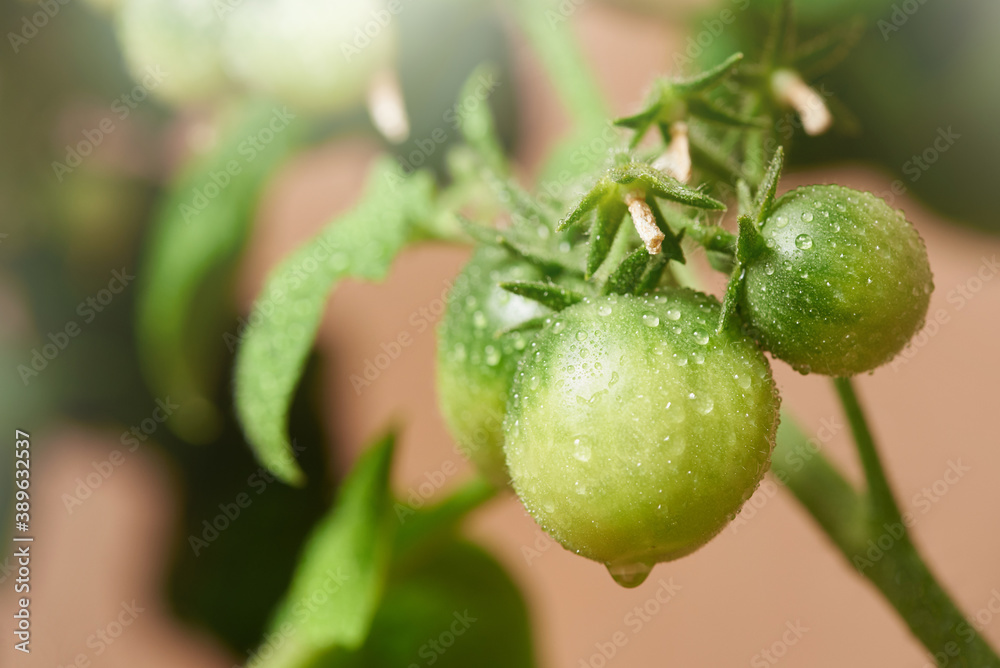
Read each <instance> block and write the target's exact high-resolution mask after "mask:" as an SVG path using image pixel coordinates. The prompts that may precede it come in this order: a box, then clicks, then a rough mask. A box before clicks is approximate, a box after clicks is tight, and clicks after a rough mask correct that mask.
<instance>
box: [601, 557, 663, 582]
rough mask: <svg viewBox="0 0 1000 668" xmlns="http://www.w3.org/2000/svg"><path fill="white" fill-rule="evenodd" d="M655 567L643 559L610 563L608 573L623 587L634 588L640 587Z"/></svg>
mask: <svg viewBox="0 0 1000 668" xmlns="http://www.w3.org/2000/svg"><path fill="white" fill-rule="evenodd" d="M652 570H653V567H652V566H650V565H649V564H644V563H642V562H641V561H639V562H635V563H620V564H608V573H610V574H611V577H612V578H613V579H614V581H615V582H617V583H618V584H619V585H621V586H622V587H625V588H626V589H632V588H633V587H638V586H639V585H641V584H642V583H643V582H645V581H646V578H647V577H649V573H650V571H652Z"/></svg>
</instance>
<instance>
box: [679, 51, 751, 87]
mask: <svg viewBox="0 0 1000 668" xmlns="http://www.w3.org/2000/svg"><path fill="white" fill-rule="evenodd" d="M742 60H743V54H742V53H734V54H733V55H731V56H729V57H728V58H726V59H725V60H724V61H722V62H721V63H719V64H718V65H716V66H715V67H713V68H711V69H709V70H706V71H705V72H702V73H701V74H698V75H696V76H694V77H692V78H690V79H682V80H680V81H672V82H671V85H672V86H673V87H674V88H676V89H677V90H678V91H679V92H681V93H693V92H697V91H703V90H706V89H708V88H710V87H711V86H713V85H715V84H716V83H718V82H719V81H721V80H722V79H724V78H725V77H726V76H728V75H730V74H732V72H733V70H735V69H736V67H737V66H738V65H739V64H740V61H742Z"/></svg>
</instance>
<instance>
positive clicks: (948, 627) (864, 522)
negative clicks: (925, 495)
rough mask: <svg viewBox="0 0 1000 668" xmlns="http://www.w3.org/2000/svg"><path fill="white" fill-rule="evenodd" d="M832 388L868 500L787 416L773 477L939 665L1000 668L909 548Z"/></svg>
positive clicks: (867, 436) (865, 441)
mask: <svg viewBox="0 0 1000 668" xmlns="http://www.w3.org/2000/svg"><path fill="white" fill-rule="evenodd" d="M835 382H836V385H837V390H838V393H839V394H840V397H841V400H842V401H843V404H844V410H845V413H846V414H847V418H848V420H849V422H850V424H851V429H852V431H853V432H854V435H855V439H856V441H857V443H858V450H859V453H860V456H861V460H862V463H863V466H864V469H865V476H866V479H867V481H868V492H867V494H864V495H862V494H859V493H858V492H857V491H856V490H855V489H854V488H853V487H852V486H851V485H850V484H849V483H848V482H847V481H846V480H845V479H844V477H843V475H841V474H840V472H838V471H837V470H836V469H835V468H834V467H833V466H832V465H831V464H830V463H829V462H828V461H827V460H826V458H825V457H823V456H822V455H821V454H820V453H819V452H818V451H817V449H816V447H815V443H814V442H813V441H809V440H807V439H806V437H805V435H804V434H803V433H802V431H801V430H799V429H798V427H796V426H795V424H794V423H793V422H792V421H791V420H790V419H788V418H787V416H785V417H784V418H783V420H782V425H781V429H780V430H779V431H778V447H777V449H776V450H775V455H774V459H773V463H772V470H773V472H774V474H775V475H776V476H777V477H778V479H779V480H780V481H781V482H783V483H784V484H785V485H786V486H787V487H788V488H789V490H790V491H791V492H792V493H793V494H794V495H795V497H796V498H797V499H798V500H799V502H800V503H802V505H803V506H804V507H805V509H806V510H807V511H808V512H809V513H810V514H811V515H812V516H813V518H814V519H815V520H816V522H817V523H818V524H819V525H820V527H821V528H822V529H823V531H824V532H825V533H826V534H827V535H828V536H829V537H830V539H831V540H832V541H833V543H834V544H835V545H836V546H837V548H838V549H839V550H840V551H841V553H843V555H844V557H846V558H847V560H848V561H849V562H851V564H852V565H853V566H854V568H855V569H856V570H857V571H858V574H859V575H862V576H863V577H865V578H867V579H868V580H869V581H870V582H871V583H872V584H874V585H875V587H876V588H878V590H879V591H880V592H881V593H882V595H883V596H884V597H885V598H886V600H887V601H888V602H889V603H890V604H891V605H892V606H893V607H894V608H895V609H896V611H897V612H898V613H899V615H900V617H902V619H903V621H904V622H906V625H907V626H908V627H909V629H910V631H911V632H912V633H913V635H914V636H915V637H916V638H917V639H918V640H919V641H920V642H921V643H922V644H923V645H924V647H926V648H927V649H928V651H929V652H930V653H931V654H932V655H933V657H934V660H935V661H936V662H937V664H938V665H940V666H949V667H954V666H959V667H967V668H1000V658H998V657H997V654H996V653H995V652H994V650H993V649H992V648H991V647H990V646H989V644H988V643H987V642H986V640H985V639H983V637H982V636H980V635H979V633H978V632H977V631H976V629H975V627H973V626H972V625H971V624H970V623H969V622H967V621H966V620H965V617H964V616H963V615H962V612H961V611H960V610H959V609H958V607H957V606H956V605H955V604H954V602H952V600H951V598H950V597H949V596H948V593H947V592H946V591H945V590H944V588H943V587H942V586H941V585H940V583H939V582H938V581H937V580H936V579H935V577H934V575H933V573H932V572H931V570H930V569H929V568H928V567H927V564H926V563H924V561H923V559H922V558H921V556H920V554H919V552H918V551H917V548H916V546H915V545H914V544H913V541H912V540H911V538H910V534H909V531H908V529H907V527H906V525H905V523H904V522H903V521H902V520H901V519H900V515H899V509H898V506H897V505H896V502H895V499H894V498H893V496H892V491H891V489H890V488H889V484H888V481H887V480H886V478H885V473H884V470H883V468H882V464H881V462H880V461H879V457H878V452H877V450H876V448H875V443H874V440H873V439H872V436H871V430H870V429H869V428H868V424H867V422H866V420H865V416H864V412H863V411H862V409H861V406H860V403H859V402H858V399H857V396H856V395H855V393H854V389H853V387H852V385H851V383H850V381H848V380H843V379H838V380H837V381H835ZM893 518H895V519H893Z"/></svg>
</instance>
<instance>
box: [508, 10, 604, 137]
mask: <svg viewBox="0 0 1000 668" xmlns="http://www.w3.org/2000/svg"><path fill="white" fill-rule="evenodd" d="M512 4H513V8H514V14H515V16H516V18H517V20H518V23H519V24H520V26H521V29H522V30H524V33H525V35H526V36H527V37H528V40H529V41H530V42H531V46H532V48H533V49H534V50H535V52H536V53H537V54H538V56H539V58H541V60H542V64H543V65H544V67H545V69H546V71H547V72H548V74H549V78H550V79H551V80H552V84H553V85H554V86H555V88H556V90H557V91H558V92H559V97H560V98H561V99H562V102H563V104H564V105H565V106H566V110H567V111H568V112H569V113H570V115H571V116H572V117H573V118H574V120H575V121H576V122H577V123H578V125H579V126H580V127H592V126H602V127H603V126H604V125H606V124H607V118H608V109H607V105H606V104H605V102H604V98H603V96H602V95H601V90H600V88H598V86H597V82H596V81H595V80H594V77H593V76H592V75H591V73H590V71H589V70H588V69H587V67H586V66H585V65H584V64H583V63H584V62H585V59H584V57H583V54H582V53H581V51H580V48H579V46H578V44H577V42H576V39H575V38H574V36H573V34H572V31H571V28H572V21H570V20H569V17H567V16H564V15H563V14H562V13H561V11H562V10H561V7H560V5H559V3H558V2H555V1H554V0H518V1H517V2H515V3H512Z"/></svg>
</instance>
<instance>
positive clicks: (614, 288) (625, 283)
mask: <svg viewBox="0 0 1000 668" xmlns="http://www.w3.org/2000/svg"><path fill="white" fill-rule="evenodd" d="M651 257H653V256H651V255H650V254H649V251H647V250H646V249H645V248H636V249H635V250H634V251H632V252H631V253H629V254H628V256H626V257H625V259H624V260H622V262H621V264H619V265H618V266H617V267H616V268H615V270H614V271H613V272H612V273H611V276H609V277H608V280H607V282H606V283H605V284H604V289H603V290H602V294H605V295H627V294H631V293H634V292H635V291H636V287H637V286H638V285H639V279H640V278H642V274H643V272H644V271H645V269H646V266H647V265H648V264H649V262H650V258H651Z"/></svg>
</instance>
